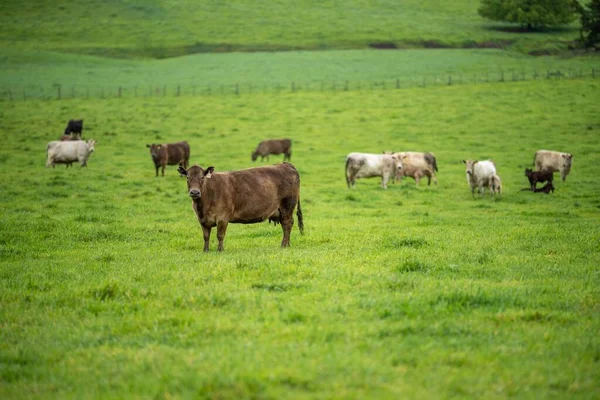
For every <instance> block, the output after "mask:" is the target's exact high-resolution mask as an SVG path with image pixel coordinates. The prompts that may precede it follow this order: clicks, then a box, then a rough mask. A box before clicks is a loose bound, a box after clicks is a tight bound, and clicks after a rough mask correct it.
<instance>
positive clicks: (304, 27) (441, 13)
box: [0, 0, 578, 58]
mask: <svg viewBox="0 0 600 400" xmlns="http://www.w3.org/2000/svg"><path fill="white" fill-rule="evenodd" d="M478 7H479V1H477V0H456V1H452V2H437V1H436V2H434V1H418V0H406V1H402V2H398V1H392V0H382V1H377V2H370V1H364V0H352V1H345V2H328V3H323V2H319V1H308V0H303V1H299V2H298V1H285V0H281V1H251V2H250V1H236V2H234V3H227V4H223V3H222V2H220V1H214V0H212V1H203V2H197V1H191V0H185V1H177V2H172V1H165V0H157V1H138V2H132V1H112V2H106V1H100V0H88V1H82V0H68V1H63V2H61V3H60V4H57V3H56V2H53V1H48V0H33V1H28V2H27V4H20V3H16V2H2V3H1V4H0V38H2V39H0V46H1V47H15V48H20V49H45V50H53V51H60V52H70V53H77V54H96V55H101V56H114V57H122V58H130V57H135V58H138V57H142V58H148V57H150V58H164V57H171V56H180V55H184V54H191V53H197V52H214V51H232V50H233V51H237V50H242V51H270V50H327V49H330V50H331V49H348V48H363V49H364V48H367V47H368V46H369V45H371V44H376V43H391V44H394V45H396V46H398V47H401V48H403V47H423V46H431V45H435V46H451V47H462V46H469V47H470V46H473V45H474V44H475V43H486V42H490V41H498V42H504V43H512V46H514V47H515V48H517V49H520V50H526V49H531V48H534V49H535V48H540V47H541V48H545V47H555V46H557V43H558V46H563V47H564V43H566V42H568V41H572V40H574V39H576V38H577V37H578V23H576V22H575V23H573V24H572V25H570V26H567V27H560V28H556V29H552V30H547V31H545V32H539V33H533V34H527V35H523V34H522V33H519V32H511V30H514V28H515V26H512V25H508V26H507V25H506V24H499V23H495V22H490V21H487V20H485V19H483V18H481V17H480V16H479V15H478V14H477V8H478ZM561 42H562V45H561V44H560V43H561Z"/></svg>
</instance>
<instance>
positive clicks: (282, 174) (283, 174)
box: [178, 163, 304, 251]
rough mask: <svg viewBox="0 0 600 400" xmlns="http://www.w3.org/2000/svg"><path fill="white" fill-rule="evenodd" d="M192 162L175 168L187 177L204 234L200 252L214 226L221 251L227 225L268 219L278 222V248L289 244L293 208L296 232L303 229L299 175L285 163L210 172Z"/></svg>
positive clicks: (211, 170) (206, 248)
mask: <svg viewBox="0 0 600 400" xmlns="http://www.w3.org/2000/svg"><path fill="white" fill-rule="evenodd" d="M214 170H215V168H214V167H208V168H207V169H203V168H202V167H199V166H198V165H194V166H192V167H190V168H189V169H187V170H186V169H185V168H183V167H181V166H180V167H179V168H178V171H179V173H180V174H181V175H185V176H186V177H187V188H188V195H189V196H190V197H191V198H192V208H193V209H194V212H195V213H196V216H197V217H198V222H200V226H201V227H202V233H203V236H204V251H208V244H209V239H210V230H211V228H213V227H215V226H216V227H217V239H218V240H219V247H218V249H217V250H218V251H223V239H224V238H225V232H226V231H227V224H229V223H230V222H231V223H241V224H253V223H256V222H262V221H264V220H266V219H269V220H270V221H273V222H279V223H281V226H282V228H283V241H282V242H281V247H287V246H289V245H290V233H291V231H292V225H293V224H294V218H293V213H294V208H295V207H296V204H298V209H297V211H296V216H297V217H298V227H299V228H300V233H303V232H304V222H303V220H302V208H301V207H300V175H299V174H298V171H297V170H296V168H295V167H294V166H293V165H292V164H289V163H283V164H277V165H269V166H265V167H256V168H248V169H243V170H240V171H231V172H216V173H215V172H214Z"/></svg>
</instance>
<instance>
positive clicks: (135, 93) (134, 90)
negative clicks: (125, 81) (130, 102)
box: [133, 85, 137, 97]
mask: <svg viewBox="0 0 600 400" xmlns="http://www.w3.org/2000/svg"><path fill="white" fill-rule="evenodd" d="M133 94H134V96H135V97H137V85H136V86H134V88H133Z"/></svg>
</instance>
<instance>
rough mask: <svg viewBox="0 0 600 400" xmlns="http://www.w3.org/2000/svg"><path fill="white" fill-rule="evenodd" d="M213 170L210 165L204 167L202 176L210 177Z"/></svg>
mask: <svg viewBox="0 0 600 400" xmlns="http://www.w3.org/2000/svg"><path fill="white" fill-rule="evenodd" d="M213 172H215V167H213V166H210V167H208V168H206V171H204V177H205V178H207V179H210V176H211V175H212V173H213Z"/></svg>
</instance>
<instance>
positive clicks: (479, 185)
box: [462, 160, 497, 197]
mask: <svg viewBox="0 0 600 400" xmlns="http://www.w3.org/2000/svg"><path fill="white" fill-rule="evenodd" d="M462 162H463V163H464V164H466V166H467V167H466V172H467V183H468V184H469V186H471V193H472V194H473V197H475V189H477V190H478V191H479V193H480V194H481V195H482V196H483V194H484V192H485V188H486V187H487V188H488V189H489V190H490V195H491V196H493V195H494V194H495V190H494V188H493V186H492V185H493V184H494V179H493V178H494V176H497V174H496V165H495V164H494V162H493V161H491V160H484V161H477V160H462Z"/></svg>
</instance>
